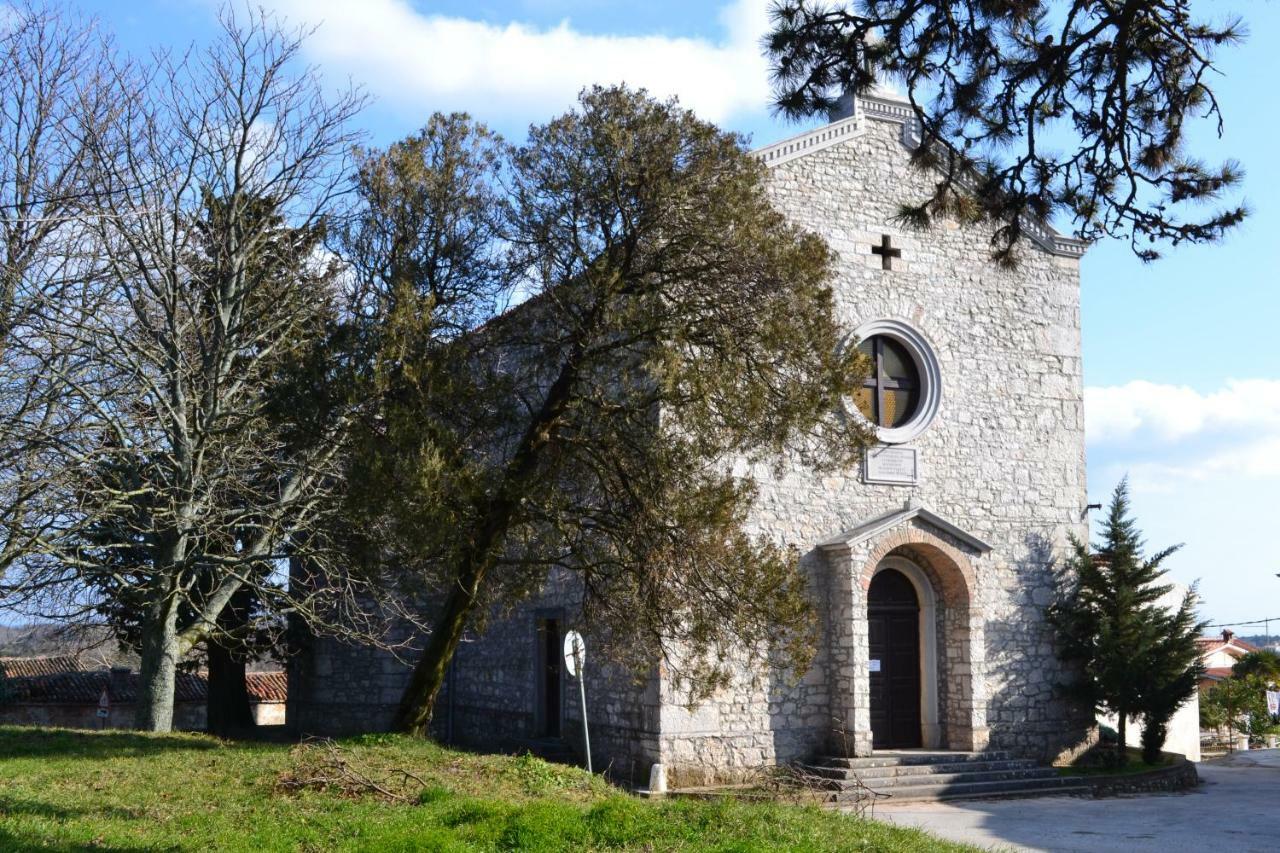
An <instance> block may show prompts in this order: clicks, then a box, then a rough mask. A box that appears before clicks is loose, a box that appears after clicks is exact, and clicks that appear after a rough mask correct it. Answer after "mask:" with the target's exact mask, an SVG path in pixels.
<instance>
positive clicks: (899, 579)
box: [867, 569, 921, 749]
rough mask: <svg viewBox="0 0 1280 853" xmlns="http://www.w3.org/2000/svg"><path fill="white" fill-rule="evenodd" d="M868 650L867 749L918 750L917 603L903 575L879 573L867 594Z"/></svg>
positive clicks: (919, 739) (918, 647) (912, 588)
mask: <svg viewBox="0 0 1280 853" xmlns="http://www.w3.org/2000/svg"><path fill="white" fill-rule="evenodd" d="M867 621H868V623H869V624H868V632H869V640H870V646H871V661H870V670H871V746H872V748H874V749H905V748H911V747H918V746H920V745H921V734H920V722H921V721H920V600H919V598H918V597H917V596H916V590H915V587H914V586H912V584H911V581H909V580H907V577H906V575H904V574H902V572H899V571H896V570H894V569H884V570H882V571H879V572H877V573H876V575H875V577H873V578H872V579H871V588H870V589H869V590H868V591H867Z"/></svg>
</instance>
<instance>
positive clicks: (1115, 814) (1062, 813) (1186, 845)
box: [875, 749, 1280, 853]
mask: <svg viewBox="0 0 1280 853" xmlns="http://www.w3.org/2000/svg"><path fill="white" fill-rule="evenodd" d="M1197 769H1198V770H1199V772H1200V778H1201V780H1203V784H1201V785H1200V787H1199V788H1197V789H1195V790H1193V791H1190V792H1187V793H1183V794H1154V795H1146V796H1137V797H1125V798H1117V799H1106V800H1086V799H1078V798H1074V797H1046V798H1044V799H1036V800H1009V801H1005V802H1000V801H996V800H992V801H974V802H966V803H930V804H917V805H912V804H903V805H900V806H877V807H876V810H875V817H876V819H878V820H884V821H892V822H894V823H900V824H907V825H910V826H919V827H921V828H922V829H926V830H928V831H930V832H932V833H934V834H936V835H940V836H942V837H944V838H949V839H952V840H955V841H964V842H968V843H970V844H976V845H978V846H979V847H989V848H992V849H995V850H1048V851H1055V853H1056V851H1110V850H1116V851H1121V850H1122V851H1135V853H1144V852H1145V851H1158V853H1178V851H1231V853H1251V851H1259V853H1261V851H1267V853H1275V851H1276V850H1278V849H1280V749H1260V750H1254V751H1251V752H1247V753H1237V754H1235V755H1233V756H1230V757H1228V758H1224V759H1216V760H1214V761H1211V762H1205V763H1202V764H1200V765H1198V767H1197Z"/></svg>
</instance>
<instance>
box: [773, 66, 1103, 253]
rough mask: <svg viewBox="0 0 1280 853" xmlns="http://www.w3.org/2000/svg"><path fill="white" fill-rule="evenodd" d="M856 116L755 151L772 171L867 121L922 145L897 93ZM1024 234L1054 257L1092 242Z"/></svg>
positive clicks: (877, 93) (1053, 233)
mask: <svg viewBox="0 0 1280 853" xmlns="http://www.w3.org/2000/svg"><path fill="white" fill-rule="evenodd" d="M851 106H852V113H853V114H852V115H850V116H849V117H848V118H840V119H838V120H836V121H833V122H830V123H828V124H825V125H822V126H821V127H815V128H812V129H810V130H806V131H804V132H803V133H798V134H796V135H795V136H792V137H789V138H787V139H783V140H781V141H779V142H774V143H772V144H771V145H766V146H764V147H763V148H757V149H756V150H755V151H753V152H752V154H754V155H755V156H756V157H758V158H759V159H760V160H761V161H762V162H763V163H764V164H765V165H766V166H769V167H770V168H772V167H774V166H780V165H782V164H783V163H787V162H790V161H791V160H796V159H799V158H801V157H805V156H807V155H809V154H812V153H814V152H816V151H821V150H823V149H824V148H830V147H831V146H833V145H838V144H840V143H841V142H846V141H848V140H850V139H854V138H856V137H858V136H861V135H862V134H864V133H866V129H867V126H868V125H867V122H869V121H881V122H891V123H895V124H898V125H901V127H902V144H903V146H904V147H905V148H907V149H908V150H915V149H916V148H918V147H919V146H920V142H921V134H920V128H919V123H918V122H917V120H916V115H915V111H914V110H913V109H912V107H911V104H910V103H909V102H908V101H906V100H905V99H903V98H902V97H901V96H900V95H898V94H897V93H896V92H893V91H891V90H888V89H883V88H880V87H877V88H876V89H875V90H874V92H873V93H872V94H869V95H859V96H858V97H856V98H853V99H851ZM1022 227H1023V230H1024V232H1025V233H1026V235H1027V236H1028V237H1030V238H1031V241H1032V242H1033V243H1035V244H1036V245H1037V246H1039V247H1040V248H1041V249H1043V250H1044V251H1046V252H1048V253H1050V254H1052V255H1061V256H1062V257H1067V258H1079V257H1081V256H1082V255H1084V253H1085V250H1086V249H1088V248H1089V243H1088V242H1087V241H1085V240H1081V239H1079V238H1076V237H1072V236H1070V235H1067V234H1062V233H1060V232H1059V231H1057V230H1056V229H1055V228H1054V227H1053V226H1052V225H1050V224H1049V223H1047V222H1044V221H1042V220H1039V219H1034V218H1030V217H1026V218H1024V219H1023V221H1022Z"/></svg>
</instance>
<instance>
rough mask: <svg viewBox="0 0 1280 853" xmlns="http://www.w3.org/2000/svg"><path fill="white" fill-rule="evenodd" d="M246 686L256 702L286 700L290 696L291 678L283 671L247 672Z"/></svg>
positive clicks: (251, 697)
mask: <svg viewBox="0 0 1280 853" xmlns="http://www.w3.org/2000/svg"><path fill="white" fill-rule="evenodd" d="M245 686H246V687H248V688H249V699H250V700H252V701H254V702H284V701H286V700H287V699H288V698H289V678H288V676H286V675H285V674H284V673H283V672H248V673H245Z"/></svg>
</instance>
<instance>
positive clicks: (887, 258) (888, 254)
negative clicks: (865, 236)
mask: <svg viewBox="0 0 1280 853" xmlns="http://www.w3.org/2000/svg"><path fill="white" fill-rule="evenodd" d="M871 254H873V255H879V256H880V269H884V270H891V269H893V259H894V258H900V257H902V250H901V249H897V248H894V246H893V243H892V241H891V240H890V237H889V235H888V234H881V235H880V245H879V246H872V247H871Z"/></svg>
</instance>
